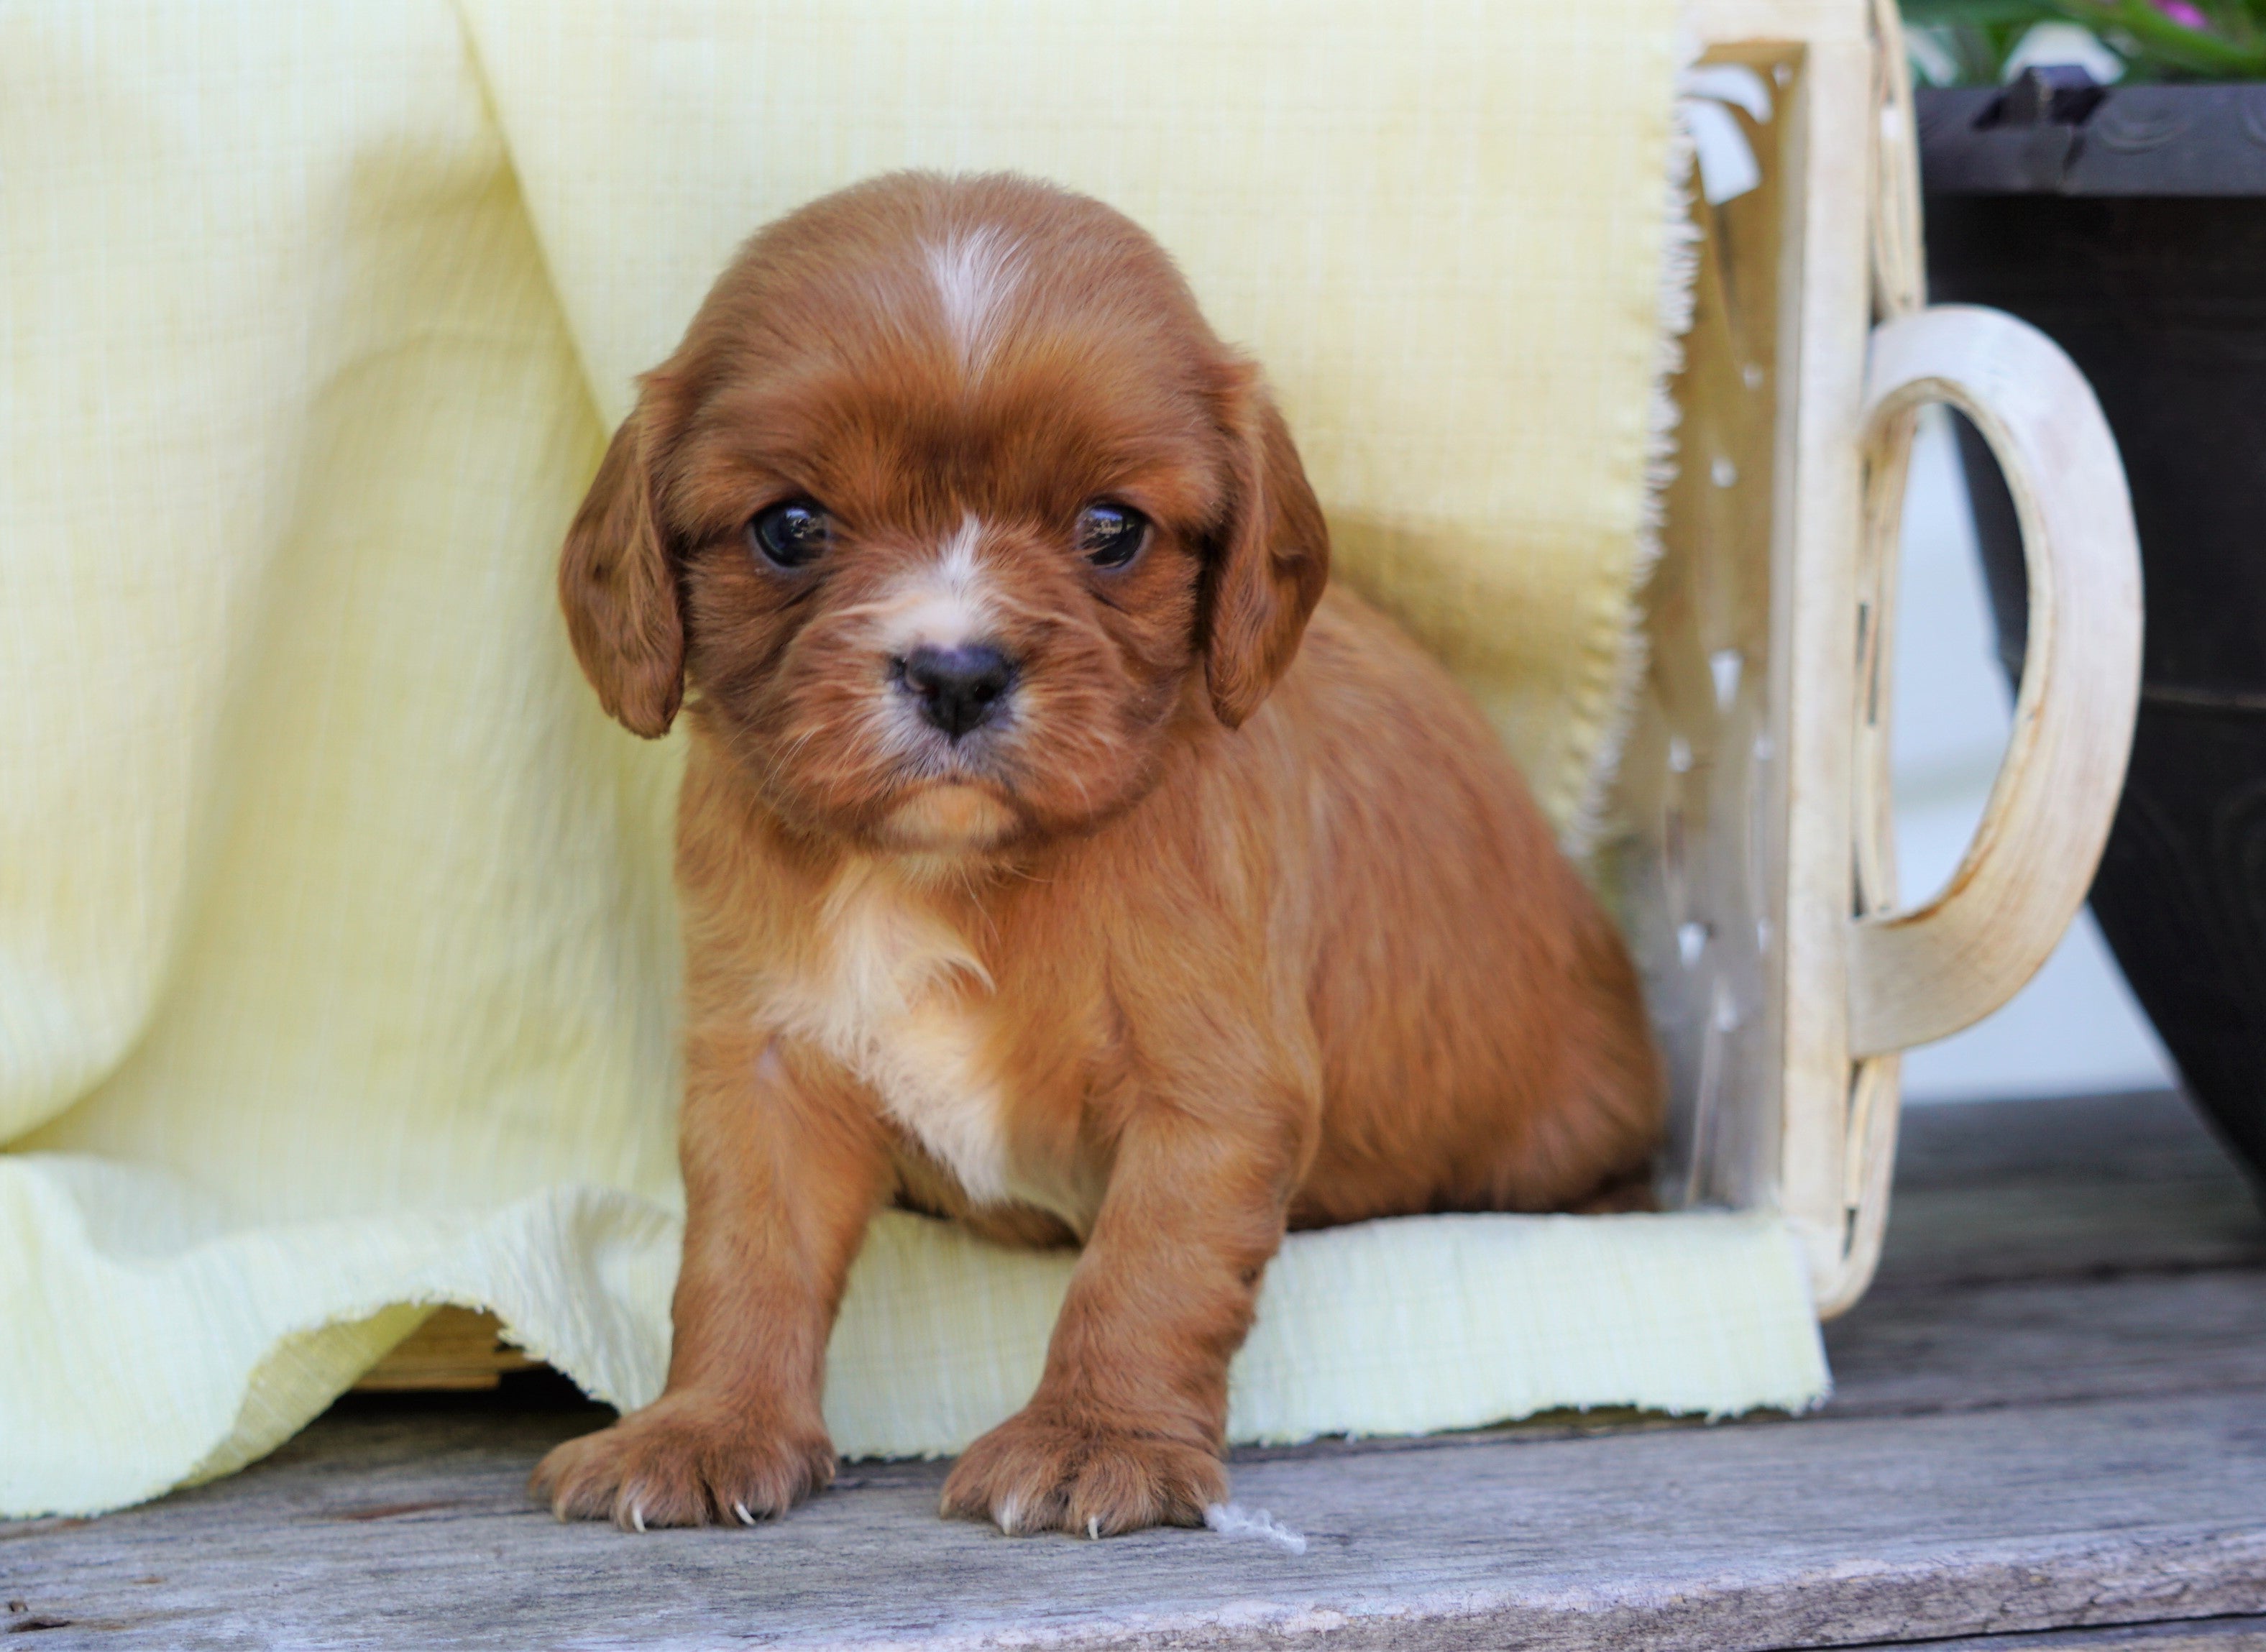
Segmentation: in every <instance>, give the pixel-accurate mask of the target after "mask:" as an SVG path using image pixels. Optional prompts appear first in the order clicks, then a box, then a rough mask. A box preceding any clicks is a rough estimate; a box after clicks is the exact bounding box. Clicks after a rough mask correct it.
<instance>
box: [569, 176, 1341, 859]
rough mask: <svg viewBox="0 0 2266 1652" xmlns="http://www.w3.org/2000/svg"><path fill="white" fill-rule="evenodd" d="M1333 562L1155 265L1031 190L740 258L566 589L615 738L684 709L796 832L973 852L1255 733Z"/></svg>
mask: <svg viewBox="0 0 2266 1652" xmlns="http://www.w3.org/2000/svg"><path fill="white" fill-rule="evenodd" d="M1328 554H1329V553H1328V544H1327V536H1326V533H1325V530H1324V528H1323V524H1322V517H1321V512H1320V509H1319V507H1318V506H1317V505H1316V503H1315V501H1314V495H1313V492H1312V489H1311V488H1310V487H1309V486H1307V483H1306V479H1305V473H1304V471H1302V470H1301V469H1300V467H1299V464H1298V458H1297V452H1296V450H1294V449H1293V448H1292V446H1291V443H1290V436H1289V434H1288V432H1287V431H1286V429H1285V428H1284V427H1283V420H1282V419H1281V417H1280V415H1279V414H1277V413H1276V411H1275V409H1274V406H1273V405H1272V404H1271V403H1270V402H1269V401H1268V398H1267V395H1266V391H1265V390H1264V389H1263V387H1262V386H1261V384H1260V381H1259V377H1258V375H1257V373H1256V371H1255V369H1254V368H1253V367H1252V366H1251V364H1250V363H1249V362H1246V361H1245V360H1244V359H1242V358H1241V357H1239V356H1238V355H1235V354H1233V353H1232V352H1231V351H1230V350H1228V349H1227V348H1226V347H1224V346H1223V345H1222V344H1221V343H1220V342H1219V340H1217V338H1215V337H1214V336H1213V334H1212V333H1211V331H1210V328H1209V327H1208V326H1206V325H1205V324H1204V321H1203V319H1202V317H1201V316H1200V315H1199V314H1198V313H1197V311H1196V308H1195V302H1194V300H1193V299H1192V298H1191V297H1190V296H1189V293H1188V288H1187V286H1186V284H1185V283H1184V282H1183V281H1181V277H1180V275H1179V274H1178V272H1177V271H1176V270H1175V269H1174V268H1173V265H1172V263H1171V261H1170V259H1167V258H1166V255H1165V253H1164V252H1163V251H1162V250H1161V249H1160V248H1159V247H1158V245H1156V243H1155V242H1153V241H1152V240H1151V239H1150V238H1148V237H1147V236H1146V235H1145V234H1144V233H1143V232H1142V231H1141V230H1138V229H1137V228H1136V227H1135V226H1134V225H1133V224H1132V223H1129V221H1128V220H1126V219H1125V218H1124V217H1122V216H1120V215H1118V214H1117V213H1115V212H1113V211H1111V210H1109V209H1108V208H1105V207H1103V206H1101V205H1100V204H1099V203H1097V202H1095V201H1089V200H1087V199H1085V198H1084V197H1082V196H1078V195H1072V194H1066V193H1064V192H1062V191H1059V190H1056V189H1052V188H1049V187H1046V186H1042V185H1038V184H1034V183H1031V182H1028V181H1026V180H1022V179H1013V178H1006V177H989V178H978V179H946V178H940V177H935V176H929V175H923V174H901V175H897V176H894V177H889V178H884V179H878V180H876V181H874V182H872V183H869V184H866V185H862V186H859V187H857V188H854V189H851V190H847V191H844V193H842V194H837V195H832V196H829V197H827V198H826V199H824V200H822V201H818V202H816V203H815V204H813V205H811V206H809V207H807V208H803V209H802V210H801V211H800V212H797V213H795V214H793V216H789V217H787V218H786V219H783V220H781V221H780V222H779V223H776V224H774V225H772V226H771V228H769V229H767V230H764V231H763V232H762V233H761V234H759V235H757V237H756V238H755V239H754V240H752V241H751V242H749V245H747V247H746V248H745V249H744V250H743V251H742V252H741V254H740V255H739V257H738V258H737V259H735V262H734V263H733V265H732V266H731V267H730V268H728V269H727V271H726V272H725V274H724V275H723V277H722V278H721V279H720V281H718V282H717V284H716V287H715V289H714V290H713V292H711V293H710V295H709V296H708V299H707V301H706V303H705V304H704V305H703V306H702V307H701V310H700V312H699V314H698V317H696V318H695V319H694V321H693V323H692V326H691V331H690V332H689V333H687V335H686V337H685V340H684V342H683V346H682V347H680V348H679V349H678V350H677V352H676V355H673V356H672V357H671V358H670V359H669V361H668V362H665V363H664V364H662V366H661V367H660V368H659V369H655V370H654V372H653V373H651V374H649V375H647V377H646V378H645V380H644V381H643V388H642V391H641V393H640V397H639V400H638V405H637V408H636V411H635V412H634V413H632V415H631V417H630V418H629V419H628V420H627V421H626V422H625V423H624V424H623V426H622V428H621V429H620V430H619V431H618V433H617V434H616V435H615V437H614V440H613V444H612V446H611V447H610V449H609V450H607V453H606V457H605V461H604V463H603V464H602V465H601V466H600V467H599V471H598V475H597V479H596V481H595V482H593V483H592V485H591V488H590V493H589V496H588V499H586V500H585V501H583V505H582V508H581V512H580V514H579V515H577V516H576V518H575V520H574V526H573V528H572V530H570V531H569V533H568V536H567V540H566V552H565V555H564V557H563V558H562V559H561V564H560V568H559V588H560V594H561V597H562V600H563V601H564V603H565V606H566V618H567V625H568V628H569V630H570V632H572V634H573V638H574V648H575V652H576V654H578V655H579V656H580V658H581V662H582V667H583V669H584V670H585V671H586V672H587V673H588V676H589V677H590V680H591V682H592V683H594V684H596V688H597V690H598V693H599V697H600V698H602V699H603V701H604V703H605V705H606V709H607V710H608V711H609V712H610V713H613V714H614V715H615V716H616V717H618V718H619V719H620V720H622V721H623V722H624V723H625V724H626V725H627V726H628V727H631V728H632V729H634V730H635V731H636V732H638V733H639V734H641V735H660V734H662V733H663V732H665V731H666V730H667V729H668V727H669V724H670V721H671V720H672V719H673V718H674V716H675V715H676V711H677V708H678V705H679V702H680V700H681V699H682V698H683V693H684V689H685V685H686V684H687V683H690V684H691V689H692V691H693V693H694V697H695V698H694V705H695V707H696V708H697V710H698V714H699V715H700V716H701V718H702V719H703V720H704V722H705V725H706V726H707V727H708V728H709V729H710V731H711V732H712V733H713V735H715V736H716V737H717V738H718V739H719V740H720V742H722V743H723V745H724V746H725V747H726V748H727V749H728V750H729V751H730V752H731V753H732V754H733V756H734V757H735V759H736V760H737V761H738V763H739V764H740V766H741V768H742V771H744V773H745V774H746V776H747V777H748V779H749V783H750V784H752V785H754V786H757V788H759V789H760V791H761V792H762V793H763V795H764V799H765V800H766V801H767V802H768V803H769V804H770V805H771V807H772V808H774V809H776V810H777V811H778V813H779V814H780V815H783V816H784V817H785V818H786V819H787V820H788V821H789V822H792V823H793V824H794V825H796V826H797V827H798V828H800V829H801V830H808V831H815V832H823V833H828V834H833V835H838V836H844V837H849V838H851V839H852V840H854V841H856V842H858V843H859V844H862V845H865V846H867V847H872V848H881V849H896V850H906V851H921V852H938V851H943V852H954V851H964V850H976V851H980V850H984V849H989V848H994V847H998V846H1002V845H1005V844H1009V843H1012V842H1015V841H1018V840H1026V839H1028V838H1031V837H1040V836H1044V835H1047V834H1050V833H1056V832H1062V831H1070V830H1078V829H1079V828H1081V827H1083V826H1086V825H1090V824H1092V823H1093V822H1096V821H1098V820H1100V819H1102V818H1104V817H1106V816H1107V815H1109V814H1111V813H1113V812H1114V811H1115V810H1117V809H1120V808H1123V807H1124V806H1125V805H1126V804H1128V803H1129V802H1130V801H1132V800H1135V799H1137V797H1139V796H1140V795H1141V794H1142V793H1143V792H1144V790H1145V789H1146V788H1147V787H1148V786H1149V785H1150V784H1151V782H1152V781H1153V779H1154V778H1155V776H1156V774H1157V772H1158V770H1159V765H1160V763H1161V761H1162V759H1163V757H1164V755H1165V752H1166V748H1167V746H1168V744H1169V742H1171V741H1172V740H1173V739H1174V738H1176V737H1181V736H1182V735H1185V733H1186V731H1187V730H1188V728H1189V727H1194V726H1199V725H1201V724H1202V723H1203V722H1206V721H1209V720H1213V719H1216V720H1217V721H1218V722H1220V723H1224V724H1226V725H1227V726H1229V727H1234V726H1236V725H1238V724H1239V723H1241V722H1242V721H1243V720H1245V719H1246V718H1247V717H1249V716H1250V715H1251V713H1253V712H1254V710H1255V709H1256V708H1257V707H1258V705H1259V704H1260V702H1261V700H1263V699H1264V698H1266V696H1267V693H1268V690H1269V689H1270V688H1271V687H1272V686H1273V684H1274V683H1275V680H1276V677H1277V676H1280V675H1281V673H1282V671H1283V669H1284V668H1285V667H1286V666H1287V665H1288V664H1289V663H1290V657H1291V655H1292V654H1294V653H1295V652H1296V651H1297V645H1298V639H1299V636H1300V634H1301V632H1303V630H1304V628H1305V622H1306V618H1307V615H1308V614H1309V613H1310V612H1311V611H1312V609H1313V605H1314V603H1315V602H1316V600H1317V599H1318V598H1319V596H1320V595H1321V590H1322V586H1323V582H1324V580H1325V578H1326V575H1327V567H1328Z"/></svg>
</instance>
